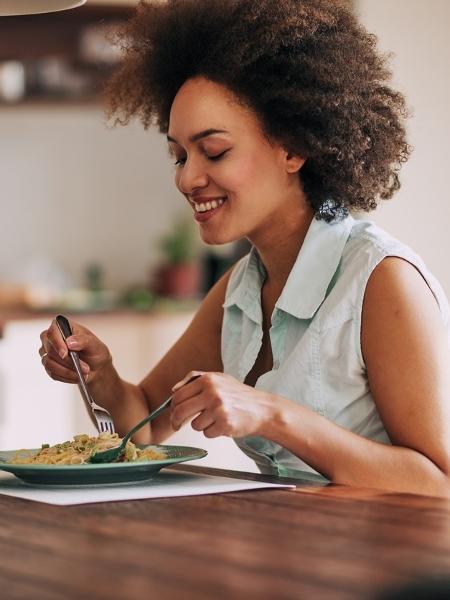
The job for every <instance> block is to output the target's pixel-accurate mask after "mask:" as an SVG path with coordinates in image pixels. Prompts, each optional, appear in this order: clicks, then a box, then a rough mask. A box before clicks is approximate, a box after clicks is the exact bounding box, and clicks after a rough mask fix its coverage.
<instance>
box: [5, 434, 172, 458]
mask: <svg viewBox="0 0 450 600" xmlns="http://www.w3.org/2000/svg"><path fill="white" fill-rule="evenodd" d="M121 441H122V438H120V437H119V436H118V435H117V433H101V434H100V435H99V436H98V437H91V436H89V435H88V434H86V433H83V434H80V435H75V436H74V438H73V441H67V442H63V443H61V444H56V445H55V446H49V445H48V444H43V445H42V448H41V449H40V450H39V451H38V452H35V451H33V450H18V452H17V453H16V454H15V456H14V458H13V459H12V460H11V463H14V464H36V465H80V464H81V465H84V464H87V463H89V459H90V457H91V455H92V454H94V453H96V452H103V450H109V448H114V447H115V446H118V445H119V444H120V442H121ZM164 458H166V456H165V454H164V452H161V451H160V450H155V449H154V448H144V449H142V450H141V449H140V448H138V447H137V446H136V445H135V444H133V442H130V441H129V440H128V442H127V444H126V446H125V452H124V453H123V454H122V456H121V457H120V459H119V461H118V462H134V461H141V460H163V459H164Z"/></svg>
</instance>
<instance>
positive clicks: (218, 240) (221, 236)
mask: <svg viewBox="0 0 450 600" xmlns="http://www.w3.org/2000/svg"><path fill="white" fill-rule="evenodd" d="M200 237H201V238H202V241H203V242H204V243H205V244H208V246H220V245H222V244H229V243H230V242H236V241H237V240H240V239H241V237H242V236H238V237H237V236H232V235H227V234H225V233H224V232H218V231H216V232H213V231H202V230H200Z"/></svg>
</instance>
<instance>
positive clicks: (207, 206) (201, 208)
mask: <svg viewBox="0 0 450 600" xmlns="http://www.w3.org/2000/svg"><path fill="white" fill-rule="evenodd" d="M224 202H225V200H224V199H223V198H219V199H218V200H211V202H201V203H197V202H193V205H194V209H195V212H206V211H207V210H211V209H214V208H218V207H219V206H222V204H223V203H224Z"/></svg>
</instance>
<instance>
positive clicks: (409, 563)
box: [0, 466, 450, 600]
mask: <svg viewBox="0 0 450 600" xmlns="http://www.w3.org/2000/svg"><path fill="white" fill-rule="evenodd" d="M176 469H181V470H184V471H191V472H192V471H195V472H199V471H200V472H206V473H208V474H218V475H221V476H224V475H225V476H226V475H231V476H234V477H236V475H239V476H240V477H242V478H249V479H269V480H271V481H277V479H276V478H266V477H263V476H261V475H253V474H244V473H239V474H236V473H235V472H224V471H220V470H215V469H202V468H200V467H191V466H179V467H176ZM280 481H281V482H282V483H286V481H291V480H286V479H282V480H280ZM294 482H295V483H296V485H297V488H296V489H295V490H293V491H286V490H259V491H246V492H232V493H227V494H218V495H209V496H196V497H185V498H162V499H152V500H139V501H125V502H117V503H99V504H93V505H80V506H69V507H59V506H50V505H46V504H38V503H30V502H29V501H26V500H20V499H17V498H11V497H6V496H0V552H1V556H2V560H1V564H0V573H1V579H2V590H3V595H4V597H5V598H8V599H14V600H28V599H29V598H33V599H35V600H61V598H64V600H79V599H80V598H89V599H95V600H123V599H124V598H126V599H127V600H138V599H139V600H141V599H142V598H158V599H166V600H167V599H174V600H178V599H183V600H190V599H192V600H199V599H203V598H204V599H207V600H211V599H216V598H217V599H219V598H220V599H226V598H230V599H237V598H245V599H247V600H251V599H255V600H256V599H258V600H261V599H264V600H270V599H274V600H275V599H276V600H282V599H283V600H289V599H292V600H294V599H295V600H297V599H310V598H314V600H328V599H330V600H357V599H360V600H371V599H379V600H381V599H382V598H383V600H385V599H386V598H389V599H390V600H392V599H393V598H394V596H389V597H387V596H385V595H384V593H385V592H386V590H391V589H392V588H394V587H396V586H401V585H405V584H408V583H411V582H417V583H418V582H420V581H421V580H422V578H432V577H433V578H434V577H437V576H440V575H441V576H445V575H447V576H448V573H449V572H450V536H449V532H450V501H449V500H447V499H441V498H431V497H425V496H418V495H413V494H399V493H389V492H385V491H380V490H369V489H365V488H358V487H345V486H337V485H329V486H323V485H312V484H311V483H307V482H302V481H301V480H294ZM446 585H447V586H450V583H448V582H447V584H446ZM446 589H447V591H449V590H450V587H446ZM449 596H450V591H449V594H448V596H447V597H449ZM403 597H408V598H412V597H417V598H419V597H420V598H425V597H429V598H433V597H436V596H433V593H432V592H431V591H430V592H429V595H428V596H425V595H418V596H413V594H412V592H410V594H409V595H407V596H402V598H403ZM439 597H440V598H441V597H442V598H443V597H444V595H440V596H439Z"/></svg>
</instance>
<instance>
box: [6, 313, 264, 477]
mask: <svg viewBox="0 0 450 600" xmlns="http://www.w3.org/2000/svg"><path fill="white" fill-rule="evenodd" d="M192 316H193V314H192V313H191V312H183V313H169V314H158V315H156V314H152V313H145V314H144V313H132V312H130V313H120V312H118V313H110V314H97V315H95V314H92V315H85V316H82V317H80V318H78V321H79V322H80V323H83V324H84V325H86V326H87V327H89V328H90V329H92V330H93V331H94V332H95V333H96V335H98V336H99V337H100V338H101V339H102V340H104V341H105V343H106V344H107V345H108V346H109V348H110V350H111V353H112V355H113V358H114V364H115V366H116V368H117V370H118V371H119V373H120V374H121V376H122V377H123V378H124V379H126V380H129V381H134V382H137V381H139V380H140V379H141V378H142V377H143V375H144V374H145V373H146V372H147V371H148V370H149V369H150V368H151V367H152V366H153V365H155V364H156V362H157V361H158V360H159V359H160V358H161V357H162V356H163V354H164V353H165V352H166V351H167V350H168V349H169V347H170V346H171V345H172V344H173V343H174V341H175V340H176V339H177V338H178V337H179V336H180V335H181V333H182V332H183V331H184V330H185V329H186V327H187V325H188V324H189V322H190V320H191V318H192ZM48 323H49V319H48V318H45V319H40V318H36V319H28V320H16V321H14V320H13V321H9V322H8V323H7V324H6V325H5V328H4V335H3V338H2V339H0V448H1V449H14V448H21V447H25V448H30V447H39V446H40V445H41V444H42V443H49V444H55V443H58V442H61V441H63V440H65V439H69V438H71V437H72V436H73V435H74V434H76V433H91V434H94V433H95V429H94V427H93V425H92V423H91V421H90V418H89V416H88V414H87V412H86V410H85V408H84V404H83V401H82V399H81V396H80V393H79V391H78V388H77V387H76V386H72V385H67V384H64V383H60V382H56V381H53V380H52V379H50V378H49V377H48V376H47V375H46V373H45V371H44V370H43V368H42V365H41V362H40V360H39V356H38V348H39V346H40V342H39V334H40V332H41V331H43V330H44V329H45V328H47V327H48ZM166 443H168V444H177V445H186V446H196V447H199V448H204V449H205V450H207V451H208V456H207V457H206V458H204V459H202V460H201V461H198V463H199V464H201V465H204V466H216V467H223V468H229V469H237V470H245V471H256V468H255V465H254V463H253V461H251V460H250V459H248V458H247V457H246V456H245V455H244V454H243V453H242V452H241V451H240V450H239V449H238V448H237V446H236V445H235V444H234V442H233V441H232V440H230V439H228V438H225V437H221V438H216V439H213V440H208V439H207V438H205V437H204V436H203V435H202V434H201V433H199V432H197V431H194V430H193V429H192V428H191V427H190V425H186V426H185V427H184V428H182V429H181V430H180V431H178V432H177V433H176V434H174V435H173V436H172V437H171V438H170V439H169V440H167V441H166Z"/></svg>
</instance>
